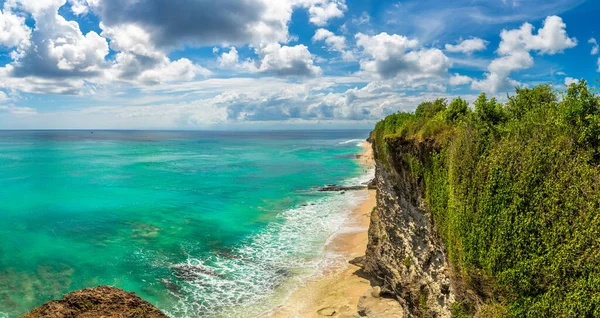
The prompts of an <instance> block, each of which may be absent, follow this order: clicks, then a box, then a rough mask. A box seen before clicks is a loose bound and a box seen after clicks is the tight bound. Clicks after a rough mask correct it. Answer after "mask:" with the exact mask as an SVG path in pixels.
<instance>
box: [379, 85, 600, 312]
mask: <svg viewBox="0 0 600 318" xmlns="http://www.w3.org/2000/svg"><path fill="white" fill-rule="evenodd" d="M434 104H435V103H426V104H425V106H423V105H422V107H421V106H420V108H418V109H421V111H420V112H419V115H416V114H415V115H411V114H395V115H392V116H390V117H388V118H386V119H384V120H383V121H381V122H380V123H378V124H377V126H376V129H375V130H374V131H373V133H372V138H373V139H374V141H375V147H376V148H377V159H378V160H380V161H381V160H384V161H385V162H388V163H389V162H390V161H392V160H404V161H405V162H407V163H409V165H410V164H418V165H419V169H413V168H411V171H412V173H413V174H417V175H415V176H414V177H415V178H416V179H417V180H420V183H421V184H420V186H421V189H422V191H423V193H424V197H425V200H426V203H427V205H428V207H429V209H430V210H431V212H432V214H433V218H434V223H435V227H436V229H437V231H438V232H439V235H440V237H441V238H442V240H443V241H444V244H445V246H446V248H447V251H448V256H449V258H450V261H451V262H452V263H453V264H454V265H455V267H456V268H458V270H459V271H460V272H461V273H462V275H463V276H466V277H467V279H468V280H471V281H477V280H481V279H486V281H491V282H493V284H494V286H493V288H491V290H492V293H491V294H489V295H486V296H485V297H487V298H488V299H484V300H485V301H486V303H487V304H489V305H486V308H485V309H486V310H487V311H490V312H499V313H502V316H506V315H508V316H512V317H600V168H599V166H598V157H599V153H600V98H599V97H598V96H596V95H595V94H593V93H592V92H590V90H589V89H588V87H587V84H586V83H585V82H584V81H582V82H580V83H578V84H573V85H571V86H570V87H569V88H568V90H567V92H566V93H565V95H564V96H562V98H559V96H557V93H555V92H553V91H552V89H551V87H550V86H538V87H535V88H531V89H517V90H516V92H515V94H514V95H512V96H510V97H509V99H508V102H507V103H505V104H502V103H499V102H498V101H497V100H495V99H493V98H492V99H488V98H487V97H486V96H485V95H483V94H482V95H481V96H479V98H478V99H477V100H476V101H475V102H474V105H473V106H474V109H473V110H471V109H469V108H466V109H465V106H466V103H465V102H464V101H462V100H459V99H457V100H454V101H453V102H451V103H450V105H449V106H448V107H441V106H440V105H441V103H438V105H437V106H433V105H434ZM398 138H403V139H404V141H405V142H406V141H411V142H414V143H415V145H416V146H417V147H414V148H415V149H421V150H423V147H426V150H427V151H428V155H427V157H426V158H424V159H422V162H419V163H414V160H407V159H406V158H409V157H410V158H415V154H410V153H403V154H400V156H401V157H400V158H394V157H393V156H392V152H390V151H389V148H388V147H389V145H390V144H391V143H392V142H393V141H394V140H395V139H398ZM432 140H433V141H434V145H436V146H435V147H432V146H431V145H432V143H431V141H432ZM384 158H385V159H384ZM472 273H478V274H477V276H475V275H474V274H472ZM469 276H470V277H469Z"/></svg>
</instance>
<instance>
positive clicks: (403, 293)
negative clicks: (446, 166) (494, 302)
mask: <svg viewBox="0 0 600 318" xmlns="http://www.w3.org/2000/svg"><path fill="white" fill-rule="evenodd" d="M420 146H421V145H419V144H415V143H412V142H406V141H402V140H396V141H394V142H393V143H391V144H390V145H389V149H390V150H391V151H389V153H378V152H377V148H376V147H375V158H376V175H375V182H376V185H377V208H376V209H375V210H374V211H373V213H372V215H371V225H370V228H369V244H368V247H367V252H366V258H365V271H366V272H367V273H368V274H369V275H371V276H372V277H374V278H376V280H378V281H379V282H378V283H379V284H380V286H381V290H382V293H383V294H384V295H385V294H388V295H390V296H393V297H395V298H396V299H397V300H398V301H399V302H400V304H401V305H402V307H403V308H404V316H405V317H413V316H420V317H450V316H451V306H452V304H453V303H454V302H455V301H456V296H455V294H456V291H455V287H454V286H453V284H452V283H451V279H450V270H449V266H448V262H447V258H446V255H445V250H444V247H443V244H442V243H441V241H440V239H439V237H438V236H437V234H436V231H435V226H434V223H433V220H432V216H431V213H430V211H429V210H428V209H427V207H426V205H425V204H424V201H423V191H422V189H421V188H420V187H419V183H418V180H417V178H416V177H415V176H414V175H412V174H411V172H410V167H409V165H408V163H407V162H406V161H405V160H404V159H403V157H402V155H401V154H402V153H406V152H409V153H421V154H422V157H421V159H422V160H426V157H427V152H428V149H427V146H426V145H425V144H423V145H422V146H424V147H420ZM384 156H386V157H384ZM387 156H389V157H387ZM388 162H389V164H387V163H388Z"/></svg>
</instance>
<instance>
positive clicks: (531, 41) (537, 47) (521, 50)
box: [471, 16, 577, 94]
mask: <svg viewBox="0 0 600 318" xmlns="http://www.w3.org/2000/svg"><path fill="white" fill-rule="evenodd" d="M533 31H534V28H533V26H532V25H531V24H529V23H525V24H523V25H522V26H521V27H520V28H519V29H514V30H502V32H501V33H500V38H501V41H500V45H499V47H498V50H497V53H498V55H500V57H498V58H496V59H495V60H493V61H492V62H491V63H490V65H489V66H488V72H487V73H486V78H485V79H483V80H480V81H473V83H472V84H471V87H472V88H473V89H475V90H481V91H485V92H489V93H494V94H495V93H498V92H499V91H501V90H504V89H510V88H512V87H514V86H518V85H519V83H518V82H517V81H515V80H513V79H511V78H510V77H509V76H510V74H511V73H512V72H514V71H518V70H524V69H528V68H530V67H532V66H533V63H534V61H533V57H532V56H531V54H530V52H531V51H535V52H537V53H538V54H540V55H543V54H550V55H552V54H557V53H561V52H563V51H564V50H566V49H568V48H572V47H574V46H576V45H577V40H576V39H575V38H569V36H568V35H567V31H566V24H565V23H563V21H562V19H561V18H560V17H558V16H549V17H547V18H546V19H545V20H544V26H543V27H542V28H541V29H539V30H538V32H537V34H533Z"/></svg>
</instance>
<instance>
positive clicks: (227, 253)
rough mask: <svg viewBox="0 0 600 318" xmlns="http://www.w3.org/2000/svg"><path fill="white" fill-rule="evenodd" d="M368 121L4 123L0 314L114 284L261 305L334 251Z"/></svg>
mask: <svg viewBox="0 0 600 318" xmlns="http://www.w3.org/2000/svg"><path fill="white" fill-rule="evenodd" d="M366 136H367V132H364V131H334V132H331V131H329V132H260V133H257V132H254V133H239V132H237V133H214V132H213V133H211V132H136V131H131V132H116V131H100V132H93V133H91V132H89V131H88V132H84V131H50V132H49V131H31V132H26V131H18V132H10V131H0V167H1V168H0V169H1V170H0V171H1V172H0V219H1V220H2V221H1V222H0V242H1V243H0V317H1V316H6V317H18V316H19V315H20V314H23V313H25V312H27V311H28V310H30V309H32V308H33V307H35V306H37V305H40V304H41V303H43V302H46V301H48V300H50V299H56V298H60V297H61V296H62V295H63V294H64V293H67V292H69V291H72V290H76V289H81V288H85V287H91V286H97V285H112V286H116V287H120V288H123V289H126V290H128V291H134V292H136V294H138V295H139V296H141V297H143V298H144V299H146V300H148V301H150V302H152V303H153V304H155V305H157V306H158V307H159V308H160V309H162V310H163V311H165V312H167V313H168V314H169V315H171V316H173V317H213V316H225V317H251V316H255V315H258V314H260V313H262V312H264V311H265V310H268V309H269V308H272V307H273V306H275V305H277V302H278V301H280V298H281V297H279V298H278V296H277V295H282V294H285V292H284V291H286V290H289V287H290V286H292V285H293V283H294V282H297V281H298V278H299V277H302V276H305V275H310V274H311V273H314V272H315V271H317V270H318V269H319V268H320V267H321V266H323V264H324V263H327V261H328V257H327V255H325V253H324V251H323V246H324V245H325V242H326V241H327V239H328V238H329V237H330V236H331V235H332V234H333V233H334V232H335V231H336V229H338V228H339V226H340V225H341V224H342V223H343V221H344V218H345V215H346V213H347V212H348V210H349V209H351V208H352V207H353V206H354V205H356V204H358V203H359V202H360V200H361V199H363V198H361V196H360V194H358V195H357V194H352V193H346V194H339V193H318V192H317V191H315V189H316V187H318V186H322V185H326V184H332V183H336V184H342V183H348V184H355V183H358V182H363V181H366V178H368V176H366V175H365V170H364V167H361V166H359V164H358V162H357V161H356V160H355V159H353V156H352V155H353V154H355V153H357V152H358V151H360V148H359V146H358V145H357V144H358V143H359V141H360V140H362V139H364V138H365V137H366Z"/></svg>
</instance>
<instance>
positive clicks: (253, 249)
mask: <svg viewBox="0 0 600 318" xmlns="http://www.w3.org/2000/svg"><path fill="white" fill-rule="evenodd" d="M363 178H365V179H366V178H367V177H363ZM366 196H367V194H366V193H365V192H362V191H361V192H355V193H350V192H349V193H345V194H337V193H335V194H327V195H326V196H325V197H322V198H320V199H317V200H315V201H313V202H309V203H308V204H305V205H302V206H297V207H295V208H291V209H289V210H286V211H284V212H282V213H281V214H280V215H279V216H278V217H277V220H276V221H274V222H272V223H271V224H269V225H268V226H267V227H266V229H265V230H263V231H261V232H259V233H257V234H256V235H253V236H251V237H249V238H248V239H247V240H246V242H245V243H244V244H242V245H241V247H239V248H238V249H236V250H234V251H233V252H232V253H230V254H226V255H216V254H213V255H212V256H210V257H209V258H204V259H198V258H196V257H194V256H193V255H190V256H189V258H188V259H187V261H186V262H184V263H180V264H173V265H171V266H170V269H171V271H172V272H173V277H172V278H171V279H169V280H168V281H164V283H165V285H167V286H169V285H171V286H173V285H177V288H178V290H177V291H172V292H171V294H172V295H173V296H175V297H176V298H177V299H178V301H177V304H176V306H175V308H174V309H173V310H171V311H169V312H168V314H169V315H170V316H173V317H194V316H195V317H198V316H202V317H213V316H223V317H251V316H258V315H260V314H262V313H264V312H266V311H269V310H271V309H272V308H274V307H276V306H277V305H278V304H279V303H280V301H281V299H280V300H279V302H278V301H277V299H276V298H274V294H279V292H276V290H278V289H286V292H288V293H289V292H290V288H283V286H284V284H286V282H289V281H290V280H292V281H295V282H296V283H298V282H300V281H301V280H303V279H305V278H307V277H309V276H312V275H314V274H315V273H318V272H320V271H321V270H322V269H324V268H328V267H330V266H332V265H334V264H341V263H342V262H341V259H340V257H341V255H336V254H332V253H329V252H326V250H325V246H326V242H327V241H328V240H329V239H330V238H331V237H332V236H333V235H334V234H335V233H336V232H337V231H339V230H340V229H341V227H342V225H343V224H344V222H345V220H346V219H347V216H348V214H349V212H350V211H352V209H354V208H355V207H356V206H358V205H359V204H360V203H361V202H363V201H364V200H365V199H366ZM286 287H288V286H287V285H286ZM170 289H171V290H172V288H170ZM282 293H284V292H282ZM280 296H282V297H285V296H287V295H280Z"/></svg>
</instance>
